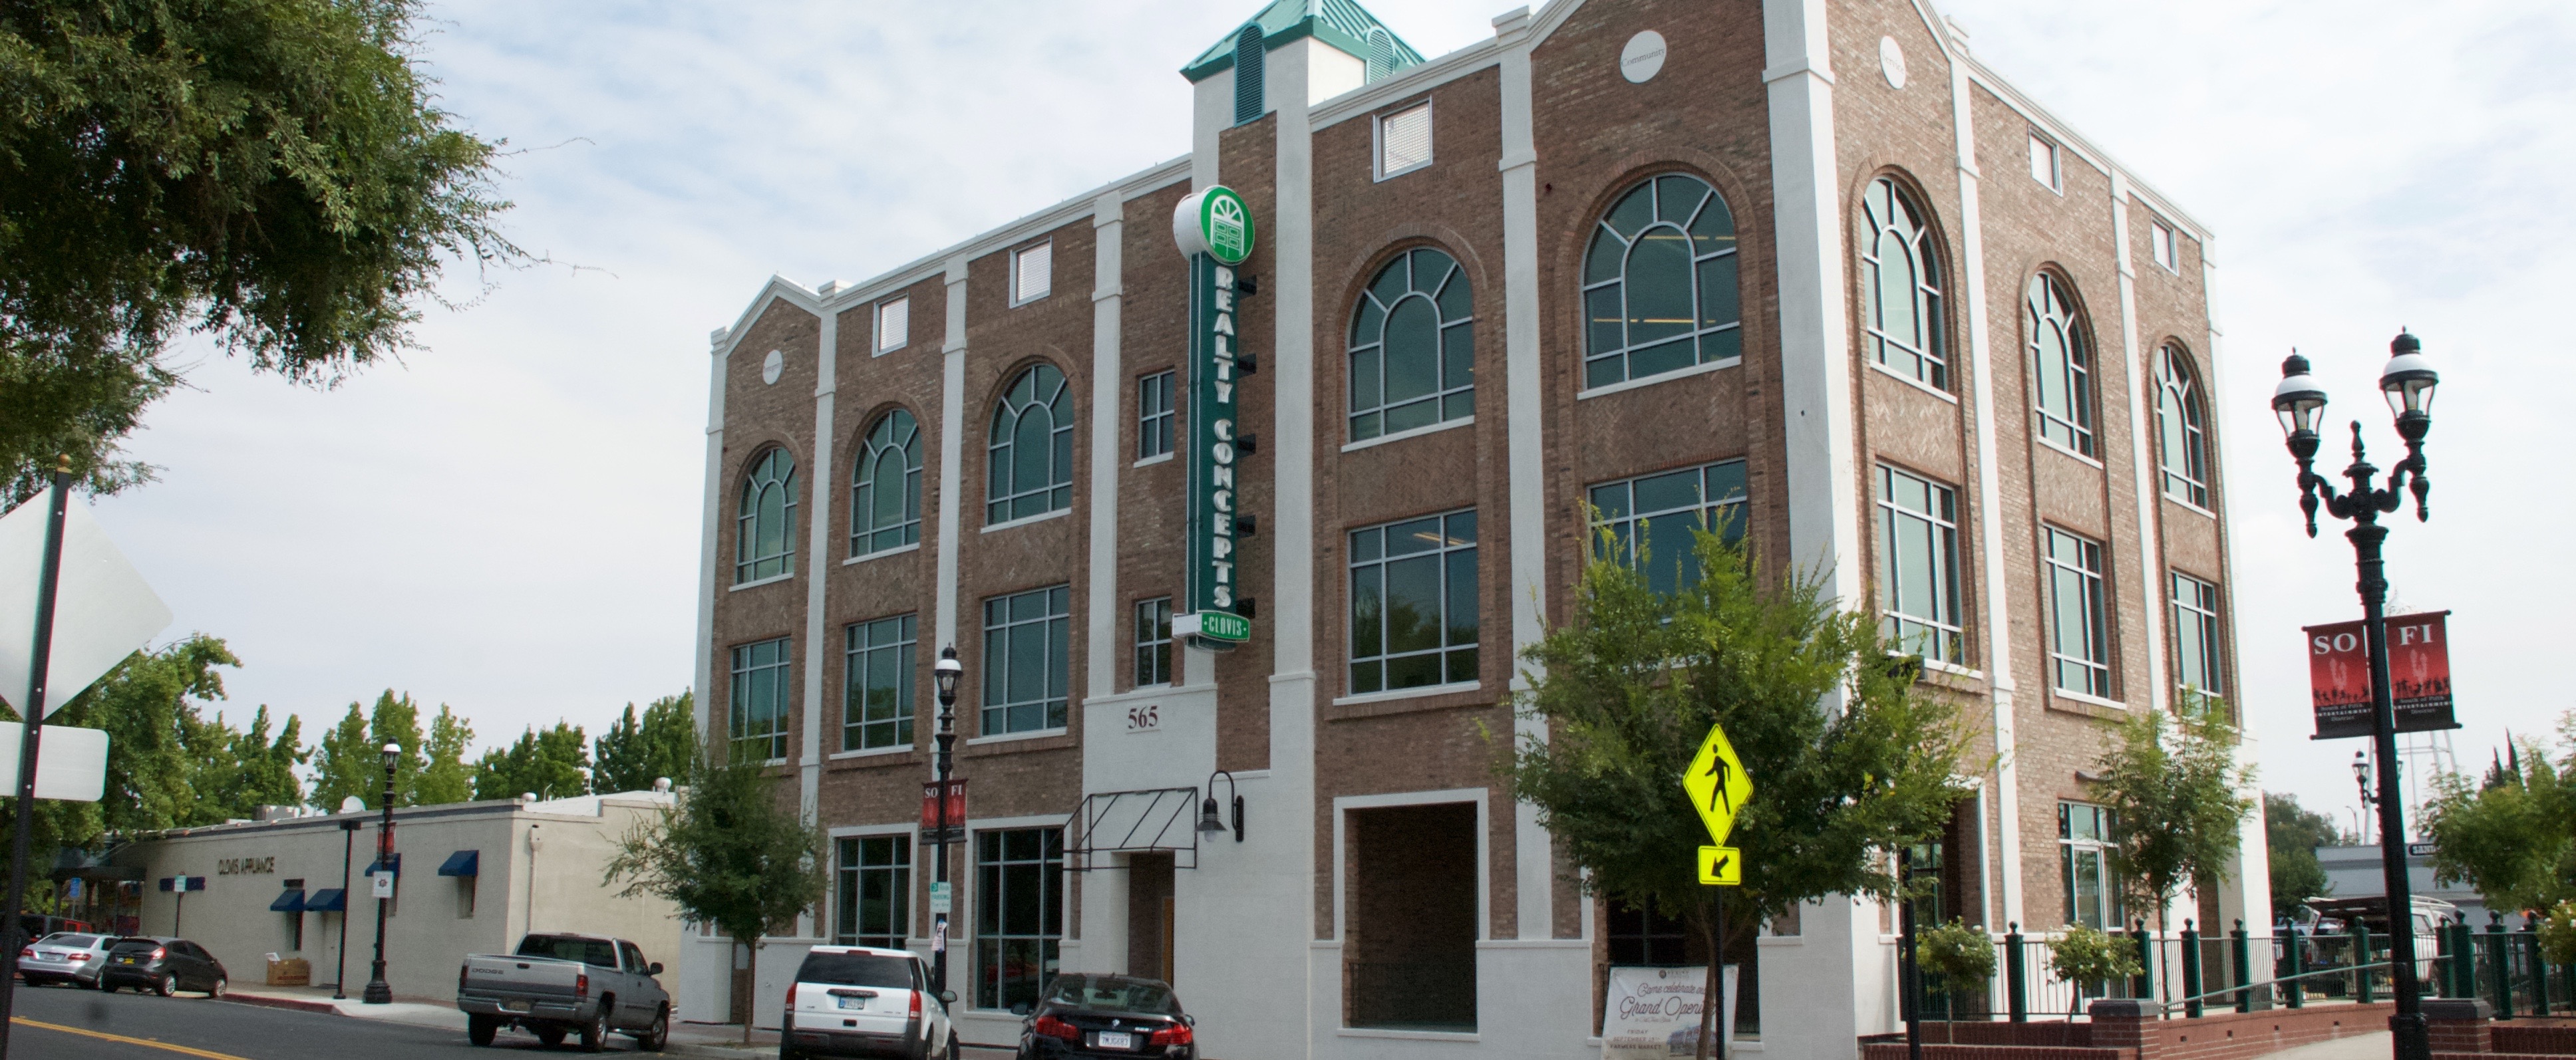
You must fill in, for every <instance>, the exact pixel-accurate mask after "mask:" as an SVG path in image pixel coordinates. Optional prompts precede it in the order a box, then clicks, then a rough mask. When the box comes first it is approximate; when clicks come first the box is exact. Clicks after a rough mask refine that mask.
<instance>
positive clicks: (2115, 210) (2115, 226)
mask: <svg viewBox="0 0 2576 1060" xmlns="http://www.w3.org/2000/svg"><path fill="white" fill-rule="evenodd" d="M2111 237H2112V246H2113V247H2114V248H2116V252H2117V255H2118V258H2119V262H2120V372H2121V377H2122V378H2123V379H2126V380H2127V381H2128V384H2129V441H2130V444H2129V457H2130V464H2131V469H2132V471H2133V472H2134V475H2133V477H2132V478H2131V480H2130V482H2131V486H2132V488H2133V489H2134V491H2135V496H2136V499H2137V506H2138V583H2139V584H2138V605H2139V607H2138V609H2139V611H2141V612H2143V613H2144V615H2145V618H2146V625H2145V629H2146V634H2147V676H2146V681H2147V697H2146V700H2147V703H2148V704H2149V705H2151V706H2153V707H2154V708H2155V709H2157V710H2164V709H2166V707H2167V705H2168V702H2169V701H2170V700H2171V699H2172V695H2171V687H2172V684H2173V682H2172V680H2171V679H2170V678H2169V677H2168V671H2166V669H2165V606H2166V599H2165V577H2164V572H2165V550H2164V546H2163V542H2162V535H2161V534H2160V533H2158V530H2159V528H2160V527H2161V526H2162V521H2161V520H2159V519H2157V518H2156V516H2157V514H2158V510H2159V509H2160V508H2162V507H2163V505H2164V500H2163V497H2164V489H2163V487H2162V484H2161V483H2160V482H2159V481H2158V479H2159V478H2160V476H2159V475H2158V474H2157V469H2156V445H2157V442H2158V439H2157V436H2156V421H2155V419H2154V417H2153V416H2152V415H2151V414H2150V413H2149V412H2148V408H2149V405H2148V402H2147V387H2149V386H2151V385H2153V384H2152V383H2151V382H2149V381H2148V378H2147V377H2146V374H2145V372H2144V371H2143V370H2142V369H2141V368H2140V367H2139V365H2140V362H2141V361H2143V360H2144V359H2145V358H2144V353H2145V351H2144V350H2142V349H2141V348H2140V347H2139V338H2138V267H2137V262H2136V260H2135V259H2134V258H2132V257H2131V255H2133V254H2134V253H2136V250H2137V247H2136V245H2135V241H2134V240H2132V239H2130V238H2129V175H2128V174H2127V173H2124V172H2122V171H2120V170H2117V169H2114V170H2112V171H2111ZM2122 698H2124V699H2126V700H2128V701H2129V702H2131V703H2136V702H2137V701H2138V697H2137V696H2136V695H2135V694H2134V693H2132V694H2129V695H2126V696H2123V697H2122Z"/></svg>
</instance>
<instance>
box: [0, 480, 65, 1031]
mask: <svg viewBox="0 0 2576 1060" xmlns="http://www.w3.org/2000/svg"><path fill="white" fill-rule="evenodd" d="M71 489H72V461H71V458H70V457H68V456H66V457H62V458H60V459H59V460H57V462H56V463H55V464H54V487H53V495H52V496H51V497H50V498H48V499H47V501H46V503H47V508H46V512H45V562H44V566H43V569H42V571H41V572H40V573H39V574H38V579H39V580H38V581H37V583H36V644H35V654H34V655H32V656H29V657H28V660H27V699H26V706H27V710H26V713H24V714H23V715H21V716H20V719H19V720H21V721H22V722H24V723H25V727H24V729H23V731H24V732H25V733H26V737H25V738H24V739H23V740H21V741H20V743H19V746H18V807H17V818H16V822H15V824H16V827H15V830H14V832H13V834H12V835H11V836H10V840H9V895H8V898H7V900H6V902H5V903H0V906H5V909H6V910H7V913H8V916H9V919H8V921H7V923H8V926H9V936H8V938H9V948H8V957H7V958H6V963H0V1060H7V1058H8V1056H9V1030H10V1028H11V1027H12V1026H13V1024H12V1023H11V1015H12V1012H13V1010H14V1008H15V1006H16V1004H17V991H16V989H15V987H16V985H17V979H18V950H19V948H20V946H21V945H22V943H21V942H20V941H19V939H18V935H19V933H20V931H21V928H20V927H19V911H20V910H21V909H23V908H24V907H25V906H26V901H27V850H28V846H29V844H30V842H31V840H32V837H31V836H29V835H28V833H29V832H32V831H34V830H35V825H36V744H37V739H38V737H39V735H40V734H42V733H43V732H44V731H45V726H44V721H45V669H46V666H47V664H48V663H50V662H52V661H53V654H54V589H55V588H56V586H57V585H59V584H60V582H61V580H62V566H63V514H64V511H65V510H66V509H67V508H68V507H69V505H70V503H71ZM29 941H33V940H29Z"/></svg>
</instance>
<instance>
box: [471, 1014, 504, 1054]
mask: <svg viewBox="0 0 2576 1060" xmlns="http://www.w3.org/2000/svg"><path fill="white" fill-rule="evenodd" d="M500 1029H501V1021H499V1020H496V1019H493V1018H492V1017H490V1016H478V1015H474V1014H472V1013H467V1014H466V1016H465V1041H466V1042H467V1043H468V1044H471V1045H474V1046H476V1047H482V1046H488V1045H491V1044H492V1033H493V1032H494V1031H498V1030H500Z"/></svg>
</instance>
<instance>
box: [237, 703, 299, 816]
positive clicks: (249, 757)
mask: <svg viewBox="0 0 2576 1060" xmlns="http://www.w3.org/2000/svg"><path fill="white" fill-rule="evenodd" d="M268 727H269V717H268V704H265V703H262V704H260V706H259V711H258V712H257V713H255V714H253V715H251V719H250V728H249V729H247V730H245V731H244V732H243V733H242V735H241V740H240V742H239V743H237V744H235V745H234V746H235V748H236V749H235V751H234V753H233V757H234V759H235V760H236V761H238V762H239V763H240V770H241V772H240V779H239V780H238V781H237V786H238V787H239V789H240V791H241V792H242V797H243V798H245V799H248V800H250V803H251V805H253V806H294V805H297V804H300V803H302V802H303V801H304V782H303V781H301V780H298V779H296V776H295V769H296V767H298V766H301V765H303V764H304V763H305V762H306V761H307V760H309V759H311V758H312V757H313V752H311V751H308V750H306V749H305V747H304V719H302V718H299V717H296V716H295V715H293V714H289V715H287V716H286V724H285V726H283V727H282V728H280V729H278V731H277V736H276V738H275V739H271V738H270V737H269V735H268Z"/></svg>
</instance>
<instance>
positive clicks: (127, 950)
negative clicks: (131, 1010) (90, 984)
mask: <svg viewBox="0 0 2576 1060" xmlns="http://www.w3.org/2000/svg"><path fill="white" fill-rule="evenodd" d="M231 983H232V980H231V979H229V978H227V975H226V973H225V971H224V962H222V961H218V960H216V959H215V955H214V954H211V953H208V952H206V948H205V947H203V946H200V945H197V944H196V943H193V942H190V941H188V940H186V939H174V938H126V939H118V940H117V941H116V945H113V946H110V947H108V948H107V963H106V964H105V965H102V966H101V967H100V968H99V970H98V988H99V989H101V990H104V991H107V992H108V993H111V994H113V993H115V992H117V991H118V990H120V989H123V988H125V987H129V986H130V987H133V988H134V989H136V990H149V991H151V992H153V993H156V994H159V995H161V996H162V997H168V996H170V995H171V994H173V993H176V992H178V991H181V990H203V991H205V992H206V996H207V997H222V996H224V988H225V987H226V986H229V985H231Z"/></svg>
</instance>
